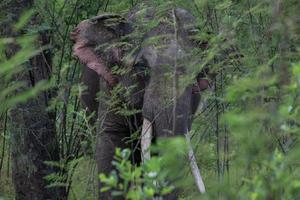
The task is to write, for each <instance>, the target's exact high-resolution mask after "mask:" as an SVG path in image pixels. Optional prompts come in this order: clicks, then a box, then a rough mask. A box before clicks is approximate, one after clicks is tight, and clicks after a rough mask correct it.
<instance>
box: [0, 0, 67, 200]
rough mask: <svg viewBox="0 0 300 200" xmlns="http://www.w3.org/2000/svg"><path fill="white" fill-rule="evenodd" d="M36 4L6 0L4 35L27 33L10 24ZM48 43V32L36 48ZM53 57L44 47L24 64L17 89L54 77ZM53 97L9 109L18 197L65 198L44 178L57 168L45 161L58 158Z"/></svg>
mask: <svg viewBox="0 0 300 200" xmlns="http://www.w3.org/2000/svg"><path fill="white" fill-rule="evenodd" d="M33 5H34V1H33V0H9V1H7V3H6V4H5V5H4V8H2V11H4V12H5V14H6V16H8V18H7V19H8V20H7V21H6V26H5V27H6V28H5V30H2V33H1V35H2V36H10V37H12V36H20V35H21V34H22V33H24V32H25V31H24V30H22V31H20V32H18V33H15V32H13V31H12V28H11V27H12V25H13V24H15V23H16V22H17V21H18V19H19V17H20V15H21V14H22V13H23V12H25V11H26V10H28V9H30V8H32V6H33ZM2 11H1V12H2ZM38 23H39V18H38V16H33V17H32V19H31V21H30V24H38ZM48 43H49V37H48V35H47V33H46V32H42V33H39V35H38V41H37V48H39V47H40V46H44V45H46V44H48ZM18 50H19V47H18V46H17V45H12V46H11V47H10V48H9V50H8V51H7V56H8V57H10V56H12V55H14V54H15V53H16V52H17V51H18ZM51 60H52V56H51V52H50V51H49V50H45V51H42V52H41V53H40V54H39V55H36V56H35V57H33V58H31V59H30V60H29V61H28V62H27V63H25V64H24V71H23V72H21V73H20V74H18V75H17V76H16V77H15V80H17V81H23V82H24V83H25V85H24V87H23V88H21V89H19V90H18V91H17V92H21V91H24V90H27V89H29V88H32V87H34V86H35V85H36V84H37V83H38V82H39V81H41V80H48V79H49V78H50V76H51ZM52 96H53V91H50V90H48V91H44V92H41V93H39V94H38V95H37V96H35V97H34V98H31V99H30V100H28V101H27V102H25V103H21V104H18V105H17V106H16V107H15V108H13V109H12V110H11V112H10V116H11V121H12V122H11V127H12V130H11V144H12V145H11V146H12V152H11V153H12V176H13V183H14V186H15V191H16V193H15V194H16V196H15V197H16V200H27V199H28V200H44V199H55V200H57V199H66V197H65V195H64V194H65V192H64V190H63V189H58V188H47V187H46V186H47V185H48V184H49V183H48V182H47V181H46V180H45V178H44V177H45V176H47V175H49V174H51V173H54V172H56V170H57V169H55V168H54V167H51V166H49V165H46V164H45V163H44V162H45V161H58V160H59V151H58V142H57V140H56V133H55V112H51V111H48V110H47V107H48V104H49V101H50V99H51V98H52Z"/></svg>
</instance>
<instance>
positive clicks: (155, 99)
mask: <svg viewBox="0 0 300 200" xmlns="http://www.w3.org/2000/svg"><path fill="white" fill-rule="evenodd" d="M137 13H138V12H136V11H135V10H133V11H132V12H131V13H130V14H129V16H128V19H129V21H130V22H131V23H132V24H130V23H129V24H123V25H122V26H118V27H114V28H115V30H116V29H124V30H125V31H124V30H123V31H121V34H118V33H116V32H115V31H112V30H110V31H107V30H105V31H104V30H103V29H104V28H105V27H104V26H102V25H101V24H102V23H103V22H101V21H98V22H97V23H95V22H94V25H93V28H92V29H94V28H95V29H96V30H97V31H91V33H92V34H91V33H90V34H91V35H89V34H87V36H88V37H87V38H88V40H89V41H90V43H93V44H91V48H95V47H97V46H98V45H102V44H103V43H104V42H108V41H107V38H109V43H111V41H112V42H114V41H116V40H117V39H118V38H119V37H120V36H122V35H125V34H128V33H129V32H131V31H132V28H133V27H134V26H133V24H135V25H136V24H138V22H137V19H140V18H141V16H139V14H137ZM153 16H155V13H154V11H153V10H151V9H149V10H148V11H147V12H146V16H145V20H146V21H147V20H152V19H153ZM174 17H175V18H174ZM166 18H167V19H169V20H170V22H171V23H170V24H169V23H165V22H161V23H159V24H158V26H156V27H155V28H153V29H151V30H150V31H149V32H147V33H146V34H145V35H144V37H143V39H142V43H141V44H140V46H141V47H142V48H139V49H138V50H137V51H135V53H134V54H133V56H132V57H134V58H135V59H134V62H133V64H132V65H129V66H128V64H124V62H125V61H124V62H123V63H122V64H120V63H119V65H122V66H121V67H124V68H128V69H129V70H128V73H126V74H125V75H122V76H118V80H119V83H120V84H121V85H123V86H125V87H130V86H131V85H136V87H135V89H134V91H132V92H131V96H130V98H129V99H127V102H126V103H127V104H128V105H129V107H130V108H134V109H142V113H138V114H134V115H131V116H126V117H125V116H123V115H121V114H118V113H117V112H116V111H115V110H113V111H111V107H109V106H108V105H107V104H106V103H105V102H102V101H101V102H100V103H98V102H97V101H96V100H95V97H96V92H97V91H98V90H100V91H108V90H109V89H108V87H107V85H106V84H105V82H104V81H103V79H102V78H101V77H99V76H98V75H97V74H96V73H95V72H94V71H93V70H91V69H89V68H85V69H84V72H83V76H82V82H83V83H84V84H85V85H87V87H88V89H87V90H86V91H85V93H84V94H83V95H82V97H81V99H82V101H83V104H84V105H85V106H86V107H87V108H88V110H89V111H91V112H92V111H95V112H98V118H99V119H101V122H100V124H101V128H100V129H99V132H100V134H99V137H98V141H97V146H96V161H97V165H98V172H99V173H106V174H108V173H109V172H110V171H111V170H113V166H112V165H111V161H112V159H113V155H114V151H115V148H116V147H120V148H135V147H137V146H138V143H136V142H137V141H134V142H131V143H126V142H125V141H126V139H124V138H130V137H131V136H132V134H133V133H134V132H135V131H137V130H139V131H140V130H141V125H142V120H143V118H147V119H148V120H149V121H151V122H153V128H154V136H155V137H169V136H174V135H183V134H185V133H186V131H187V130H188V129H189V128H190V126H191V122H192V120H191V119H192V115H193V114H194V113H195V111H196V109H197V106H198V104H199V100H200V94H199V93H197V94H192V86H191V85H185V86H183V85H180V84H175V85H176V87H175V86H174V83H175V82H174V78H173V76H170V74H174V71H175V70H176V71H177V77H178V79H179V80H180V79H181V77H183V76H185V75H187V74H188V73H189V70H188V68H187V65H188V64H190V62H193V59H192V56H190V55H189V53H190V52H189V51H190V50H191V49H192V48H193V47H195V44H194V43H193V42H192V41H191V40H190V39H189V35H190V32H191V31H192V29H193V27H191V26H190V25H191V23H192V22H193V21H194V19H193V17H192V16H191V15H190V14H189V13H188V12H187V11H186V10H183V9H175V12H173V11H172V10H169V11H167V12H166ZM173 19H176V22H175V23H173V22H174V20H173ZM172 23H173V25H172ZM137 26H139V25H137ZM175 27H176V28H175ZM175 29H176V30H177V31H175ZM102 31H104V32H102ZM175 33H176V34H175ZM104 35H105V36H106V38H103V36H104ZM107 35H110V36H107ZM165 35H169V36H168V37H164V38H165V39H161V40H160V41H159V42H158V43H156V44H152V43H149V41H150V40H151V38H152V37H156V36H165ZM175 35H177V36H176V37H175ZM136 42H137V41H134V42H133V43H136ZM137 43H140V42H137ZM162 46H163V47H162ZM96 52H97V55H99V56H100V57H101V58H102V59H104V60H105V64H106V65H107V66H108V67H109V68H112V67H113V66H114V65H115V64H116V62H115V61H114V60H113V59H111V58H112V56H111V52H109V51H107V52H104V51H103V49H100V50H97V51H96ZM126 53H128V50H127V51H125V53H124V55H126ZM145 69H147V70H146V71H149V72H148V73H144V72H145ZM99 80H100V81H99ZM99 82H100V84H98V83H99ZM176 82H177V83H178V80H177V81H176ZM195 82H196V80H195ZM99 85H100V86H99ZM174 87H175V88H176V92H175V90H174ZM174 95H175V96H177V98H176V100H175V101H174ZM120 96H121V98H122V94H120ZM124 99H125V97H124ZM124 101H125V100H124ZM174 102H175V103H176V104H174ZM116 107H118V106H115V107H114V106H113V108H116ZM174 107H175V108H174ZM174 113H175V114H176V115H175V117H174ZM174 119H175V121H174ZM174 122H175V124H174ZM135 150H136V148H135ZM132 160H133V162H136V163H138V162H140V154H139V152H138V151H135V154H133V156H132ZM100 187H101V185H100ZM176 197H177V195H176V193H174V194H173V195H169V196H168V197H166V198H165V199H177V198H176ZM99 199H101V200H108V199H122V198H116V197H112V196H111V195H110V193H100V196H99Z"/></svg>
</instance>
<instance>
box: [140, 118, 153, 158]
mask: <svg viewBox="0 0 300 200" xmlns="http://www.w3.org/2000/svg"><path fill="white" fill-rule="evenodd" d="M151 140H152V123H151V122H150V121H149V120H148V119H146V118H144V120H143V128H142V136H141V148H142V161H143V163H145V162H146V161H147V160H150V157H151V156H150V145H151Z"/></svg>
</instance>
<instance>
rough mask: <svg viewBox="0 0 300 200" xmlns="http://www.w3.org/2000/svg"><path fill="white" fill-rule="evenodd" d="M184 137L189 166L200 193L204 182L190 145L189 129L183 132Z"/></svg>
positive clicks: (203, 190)
mask: <svg viewBox="0 0 300 200" xmlns="http://www.w3.org/2000/svg"><path fill="white" fill-rule="evenodd" d="M185 139H186V142H187V145H188V148H189V161H190V167H191V170H192V173H193V175H194V178H195V181H196V184H197V187H198V189H199V191H200V192H201V193H204V192H205V185H204V182H203V180H202V177H201V174H200V169H199V167H198V165H197V162H196V158H195V154H194V151H193V148H192V145H191V136H190V133H189V131H187V133H186V134H185Z"/></svg>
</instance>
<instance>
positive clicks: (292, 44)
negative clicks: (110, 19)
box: [0, 0, 300, 200]
mask: <svg viewBox="0 0 300 200" xmlns="http://www.w3.org/2000/svg"><path fill="white" fill-rule="evenodd" d="M5 2H6V3H7V2H9V1H8V0H5V1H4V3H3V4H5ZM138 3H140V1H133V0H132V1H117V0H107V1H93V0H81V1H79V0H69V1H66V0H52V1H42V0H40V1H36V4H35V6H34V8H33V9H34V11H35V12H36V13H37V15H38V16H40V18H41V19H42V20H41V21H42V23H40V24H37V25H34V26H30V30H29V32H31V33H37V32H39V31H47V33H48V34H49V35H50V38H51V43H50V46H49V47H45V48H49V49H50V51H51V52H52V54H53V56H54V57H53V72H52V73H53V74H52V78H53V80H52V82H53V83H52V84H45V83H44V82H42V83H40V84H37V85H36V87H35V88H33V89H32V90H30V91H25V92H24V93H21V94H19V93H18V94H17V95H15V96H13V95H14V94H15V91H16V90H17V89H18V88H19V87H22V83H21V82H14V81H12V80H13V76H14V75H15V74H16V73H17V72H19V71H21V70H22V68H21V67H19V66H21V64H23V63H24V62H25V61H26V60H27V59H29V58H30V57H32V56H33V55H35V54H36V53H37V52H38V51H35V50H34V45H33V43H34V40H35V37H33V36H28V35H24V36H21V37H18V38H2V39H0V89H1V90H0V103H1V106H0V117H1V118H0V123H1V124H0V144H1V145H0V175H1V176H0V199H1V198H5V199H6V198H7V199H10V198H13V196H14V194H13V189H12V187H9V188H7V186H6V185H7V184H6V182H7V181H8V180H10V177H9V176H10V173H9V170H10V165H9V162H10V146H9V143H10V137H9V134H10V133H9V131H8V128H7V127H8V126H9V124H7V123H8V120H7V118H8V117H9V115H8V114H7V113H8V111H9V109H10V108H12V107H13V106H14V105H15V104H16V103H20V102H24V101H25V100H26V99H28V98H29V97H33V96H34V95H35V94H36V93H37V92H38V91H40V90H43V89H46V88H48V87H52V88H54V89H55V90H56V97H55V98H53V99H52V102H51V104H50V106H49V109H50V110H53V111H55V112H56V115H57V118H56V130H57V133H56V137H57V138H58V140H59V150H60V152H59V154H60V161H59V162H51V161H49V162H47V164H48V165H51V166H57V167H59V168H60V169H62V170H61V172H62V173H59V174H51V175H50V176H48V177H47V179H48V180H50V182H51V184H50V185H49V186H50V187H65V188H66V190H67V194H68V198H69V199H81V198H84V199H95V196H97V192H96V187H97V183H96V182H97V179H98V178H99V176H98V175H97V174H96V169H95V164H94V162H93V152H94V150H93V148H94V146H95V144H94V141H95V137H96V128H95V127H94V126H91V125H90V123H89V121H90V120H91V118H93V116H88V115H87V114H86V111H85V110H84V109H82V107H81V105H80V102H79V97H78V94H79V93H81V92H82V91H83V90H84V87H83V86H82V85H81V84H80V81H79V77H80V73H81V68H80V63H79V62H78V61H77V60H76V59H74V58H73V57H72V42H71V41H70V39H69V32H70V31H72V30H73V28H74V27H75V26H76V25H77V24H78V23H79V22H80V21H82V20H84V19H87V18H90V17H92V16H95V15H97V14H98V13H102V12H114V13H118V14H125V13H127V12H128V11H129V10H130V9H131V8H132V7H134V6H135V5H136V4H138ZM154 3H156V4H157V5H158V6H157V9H163V8H164V7H165V6H168V7H169V6H174V7H184V8H186V9H188V10H189V11H190V12H192V14H193V15H194V16H195V17H196V18H197V26H198V28H199V30H200V31H199V32H198V33H197V35H196V36H195V39H197V40H198V41H200V42H203V41H206V42H207V43H208V44H209V45H208V48H207V49H206V50H205V51H202V52H200V55H199V58H201V63H200V64H199V66H196V67H197V68H198V69H195V70H199V69H201V68H202V67H203V66H208V67H209V68H210V70H211V71H212V72H215V73H216V74H217V76H216V78H215V79H214V80H213V87H212V89H211V90H208V91H206V92H204V93H203V94H202V99H203V100H205V103H203V104H202V105H201V106H200V107H201V108H200V109H199V112H197V114H196V116H195V120H194V122H193V127H192V131H191V132H192V133H193V138H192V143H193V147H194V149H196V152H197V156H196V158H197V161H198V164H199V166H200V168H201V174H202V176H203V178H204V182H205V184H206V188H207V192H206V193H205V194H204V195H201V196H200V194H199V193H198V191H197V189H196V187H194V182H193V179H192V177H191V175H190V173H189V168H188V162H185V163H182V160H184V158H183V157H184V156H183V155H182V154H183V152H184V150H185V149H186V148H185V147H184V146H185V145H184V142H183V141H181V140H179V139H174V140H171V141H167V142H166V141H163V142H162V143H158V145H157V147H156V150H155V151H156V152H160V153H158V155H161V157H159V156H154V157H153V158H152V159H151V160H150V161H149V162H148V163H146V164H144V165H142V166H134V165H131V164H130V162H129V161H128V155H129V154H130V153H129V152H128V150H124V151H121V150H118V151H117V154H116V162H115V163H114V164H115V165H116V166H117V169H118V172H119V173H120V174H121V175H122V176H123V177H122V179H121V180H119V179H118V178H117V177H116V174H115V172H112V174H111V175H110V176H105V175H100V179H101V180H102V181H103V182H105V183H106V185H107V187H105V188H103V190H112V191H113V192H114V194H115V195H123V196H126V198H127V199H147V198H152V197H153V196H154V195H156V196H160V195H164V194H166V193H170V192H172V191H173V190H174V188H175V187H179V188H182V195H181V196H182V197H181V198H182V199H198V198H201V199H253V200H254V199H299V198H300V181H299V180H300V177H299V174H300V168H299V153H300V147H299V144H298V143H299V142H298V140H299V136H298V134H299V123H300V122H299V119H300V107H299V106H300V105H299V102H300V101H299V94H300V56H299V55H300V54H299V48H300V43H299V40H300V38H299V37H300V19H299V16H298V10H300V3H299V2H298V1H297V0H287V1H282V0H274V1H271V0H260V1H258V0H251V1H250V0H244V1H238V0H211V1H207V0H193V1H185V0H174V1H161V0H155V1H154ZM1 4H2V2H1V3H0V8H1ZM31 13H32V12H31ZM28 16H29V14H27V15H25V16H23V18H22V19H24V20H20V23H19V24H17V25H16V28H18V27H19V28H21V27H22V26H23V25H24V24H26V21H27V18H28ZM0 20H4V18H3V16H0ZM0 24H1V21H0ZM146 26H151V24H147V25H146ZM14 40H16V41H17V42H18V44H19V45H20V46H21V47H22V48H20V50H19V51H18V53H17V54H16V55H15V56H13V57H11V58H6V57H5V56H4V51H5V50H7V49H9V47H8V44H9V43H12V41H14ZM203 102H204V101H203ZM166 143H167V144H168V145H166ZM166 146H168V148H166ZM176 149H178V151H175V150H176ZM167 150H170V151H169V152H168V151H167ZM181 156H182V159H178V158H180V157H181ZM174 157H176V159H174ZM174 166H177V167H174ZM172 167H174V168H172ZM179 172H180V173H184V175H183V176H184V177H188V178H182V180H180V181H178V180H176V181H174V183H169V182H166V180H165V179H166V178H167V177H172V174H176V175H178V173H179ZM153 177H155V178H156V179H154V178H153ZM130 182H131V183H132V182H133V183H134V184H130ZM4 186H5V187H4Z"/></svg>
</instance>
